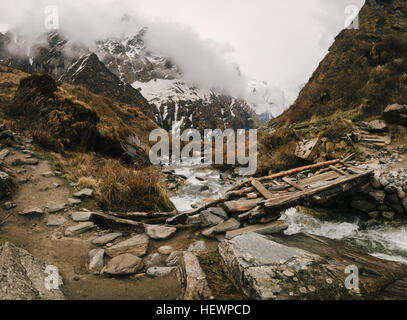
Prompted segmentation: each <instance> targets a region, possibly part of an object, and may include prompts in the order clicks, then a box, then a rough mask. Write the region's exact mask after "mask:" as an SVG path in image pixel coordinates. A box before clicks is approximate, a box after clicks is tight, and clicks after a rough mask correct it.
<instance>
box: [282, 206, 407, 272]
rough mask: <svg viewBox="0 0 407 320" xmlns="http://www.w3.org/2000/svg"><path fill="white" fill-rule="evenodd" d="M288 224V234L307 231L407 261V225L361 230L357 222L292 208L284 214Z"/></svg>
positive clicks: (399, 260) (386, 258)
mask: <svg viewBox="0 0 407 320" xmlns="http://www.w3.org/2000/svg"><path fill="white" fill-rule="evenodd" d="M282 219H284V220H286V221H287V222H288V223H289V228H288V230H286V231H285V234H287V235H292V234H296V233H300V232H306V233H310V234H314V235H317V236H324V237H326V238H330V239H336V240H342V241H344V242H346V243H348V244H350V245H353V246H355V247H357V248H359V249H361V250H362V251H364V252H366V253H368V254H371V255H373V256H375V257H378V258H381V259H385V260H391V261H398V262H402V263H405V264H407V227H405V226H391V225H382V226H379V227H376V228H370V229H367V230H360V228H359V225H358V223H357V221H356V220H355V221H353V222H349V221H346V222H345V221H338V220H327V219H326V218H322V219H324V220H322V219H319V218H316V217H312V216H309V215H305V214H300V213H298V212H297V210H295V209H289V210H287V211H286V212H285V214H284V215H283V218H282Z"/></svg>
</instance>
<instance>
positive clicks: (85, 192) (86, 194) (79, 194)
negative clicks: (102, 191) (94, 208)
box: [73, 188, 93, 199]
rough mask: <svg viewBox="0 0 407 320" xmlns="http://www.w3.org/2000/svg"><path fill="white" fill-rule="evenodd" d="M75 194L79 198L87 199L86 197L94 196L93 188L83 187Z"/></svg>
mask: <svg viewBox="0 0 407 320" xmlns="http://www.w3.org/2000/svg"><path fill="white" fill-rule="evenodd" d="M73 196H74V197H75V198H79V199H86V198H92V197H93V190H92V189H88V188H86V189H82V190H80V191H78V192H75V193H74V194H73Z"/></svg>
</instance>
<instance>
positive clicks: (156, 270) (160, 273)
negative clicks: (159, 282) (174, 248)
mask: <svg viewBox="0 0 407 320" xmlns="http://www.w3.org/2000/svg"><path fill="white" fill-rule="evenodd" d="M176 269H177V267H151V268H148V269H147V272H146V274H147V275H148V276H150V277H153V278H162V277H168V276H169V275H170V274H171V273H172V272H174V271H175V270H176Z"/></svg>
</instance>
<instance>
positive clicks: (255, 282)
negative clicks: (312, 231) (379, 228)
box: [219, 233, 407, 300]
mask: <svg viewBox="0 0 407 320" xmlns="http://www.w3.org/2000/svg"><path fill="white" fill-rule="evenodd" d="M219 253H220V256H221V259H222V262H223V263H224V265H225V266H226V268H227V270H228V273H229V274H230V275H231V276H232V279H233V280H234V282H235V284H236V285H237V286H238V287H240V288H241V289H242V291H243V292H244V294H245V295H246V297H247V298H249V299H261V300H287V299H294V300H299V299H307V300H315V299H318V300H320V299H322V300H333V299H335V300H340V299H344V300H349V299H370V298H371V297H372V296H374V297H375V298H376V299H383V298H385V299H390V298H393V299H394V298H397V299H406V298H407V283H406V282H405V279H406V278H407V277H406V276H407V271H406V269H405V266H404V265H403V264H401V263H397V262H391V261H385V260H381V259H379V258H375V257H373V256H370V255H368V254H364V253H362V252H361V251H359V250H357V249H355V248H352V247H351V246H349V245H346V244H344V243H342V242H340V241H335V240H331V239H327V238H323V237H318V236H313V235H306V234H297V235H293V236H285V235H278V236H273V237H271V236H263V235H260V234H257V233H245V234H243V235H240V236H237V237H235V238H233V239H232V240H225V241H223V242H222V243H221V244H220V245H219ZM352 265H356V266H358V268H359V270H362V269H365V268H366V270H369V271H370V272H369V273H360V274H359V277H360V280H359V291H358V294H355V292H352V291H351V290H348V289H346V287H345V286H344V283H345V280H346V278H347V277H348V276H349V274H346V273H345V272H344V270H345V268H346V267H348V266H352ZM389 280H390V281H389Z"/></svg>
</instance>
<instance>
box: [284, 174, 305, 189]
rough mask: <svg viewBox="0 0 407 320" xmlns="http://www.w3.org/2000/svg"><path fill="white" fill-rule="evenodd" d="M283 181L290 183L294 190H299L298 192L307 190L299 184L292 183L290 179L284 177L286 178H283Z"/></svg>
mask: <svg viewBox="0 0 407 320" xmlns="http://www.w3.org/2000/svg"><path fill="white" fill-rule="evenodd" d="M283 181H284V182H286V183H288V184H289V185H290V186H292V187H294V188H295V189H297V190H301V191H304V190H305V188H304V187H301V186H299V185H298V184H296V183H295V182H292V181H291V180H290V179H288V178H287V177H284V178H283Z"/></svg>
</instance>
